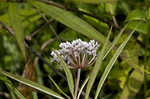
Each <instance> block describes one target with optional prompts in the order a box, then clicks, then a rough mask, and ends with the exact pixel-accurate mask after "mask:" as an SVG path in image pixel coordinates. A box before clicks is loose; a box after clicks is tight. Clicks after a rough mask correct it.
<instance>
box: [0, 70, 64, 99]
mask: <svg viewBox="0 0 150 99" xmlns="http://www.w3.org/2000/svg"><path fill="white" fill-rule="evenodd" d="M0 72H1V73H2V74H3V75H5V76H7V77H9V78H11V79H14V80H16V81H18V82H20V83H22V84H25V85H27V86H30V87H32V88H34V89H37V90H39V91H41V92H43V93H46V94H48V95H51V96H54V97H56V98H59V99H64V98H63V97H62V96H61V95H59V94H58V93H56V92H54V91H52V90H51V89H49V88H47V87H45V86H43V85H40V84H38V83H35V82H32V81H30V80H27V79H24V78H22V77H21V76H17V75H14V74H11V73H8V72H5V71H2V70H0Z"/></svg>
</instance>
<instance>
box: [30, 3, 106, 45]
mask: <svg viewBox="0 0 150 99" xmlns="http://www.w3.org/2000/svg"><path fill="white" fill-rule="evenodd" d="M32 5H33V6H35V7H36V8H37V9H39V10H40V11H42V12H44V13H45V14H46V15H49V16H51V17H52V18H54V19H56V20H57V21H59V22H61V23H62V24H64V25H66V26H68V27H70V28H72V29H73V30H75V31H77V32H79V33H81V34H83V35H85V36H87V37H89V38H91V39H95V40H98V41H100V42H102V43H104V42H105V37H104V36H103V35H102V34H101V33H100V32H98V31H97V30H96V29H95V28H93V27H92V26H91V25H89V24H88V23H87V22H86V21H84V20H82V19H81V18H79V17H77V16H75V15H74V14H72V13H71V12H69V11H65V10H63V9H61V8H58V7H55V6H52V5H47V4H44V3H41V2H37V1H34V2H32Z"/></svg>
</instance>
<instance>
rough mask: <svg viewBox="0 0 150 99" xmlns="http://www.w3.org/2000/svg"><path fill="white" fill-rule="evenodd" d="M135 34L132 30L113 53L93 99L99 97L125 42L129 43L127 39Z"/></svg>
mask: <svg viewBox="0 0 150 99" xmlns="http://www.w3.org/2000/svg"><path fill="white" fill-rule="evenodd" d="M134 32H135V30H133V31H132V32H131V33H130V35H129V36H128V37H127V38H126V40H125V41H124V42H123V43H122V44H121V45H120V46H119V48H118V49H117V51H116V52H115V54H114V55H113V57H112V58H111V60H110V62H109V63H108V65H107V67H106V69H105V71H104V73H103V74H102V77H101V79H100V81H99V84H98V87H97V90H96V94H95V98H94V99H97V98H98V95H99V92H100V90H101V88H102V86H103V84H104V82H105V80H106V78H107V76H108V74H109V72H110V70H111V69H112V67H113V65H114V63H115V62H116V60H117V58H118V56H119V55H120V53H121V52H122V50H123V48H124V47H125V45H126V44H127V42H128V41H129V39H130V38H131V36H132V34H133V33H134Z"/></svg>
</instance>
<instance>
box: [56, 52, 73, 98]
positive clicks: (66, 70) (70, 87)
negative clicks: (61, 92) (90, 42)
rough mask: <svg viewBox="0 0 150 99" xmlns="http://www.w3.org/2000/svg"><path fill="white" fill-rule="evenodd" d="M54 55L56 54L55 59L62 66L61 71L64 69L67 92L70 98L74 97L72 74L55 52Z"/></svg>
mask: <svg viewBox="0 0 150 99" xmlns="http://www.w3.org/2000/svg"><path fill="white" fill-rule="evenodd" d="M55 53H56V54H57V57H58V58H59V60H60V63H61V65H62V66H63V69H64V71H65V74H66V77H67V82H68V86H69V90H70V92H71V94H72V97H74V81H73V77H72V73H71V71H70V69H69V68H68V66H67V64H66V62H65V61H64V60H63V59H62V57H61V56H60V55H59V54H58V53H57V52H55Z"/></svg>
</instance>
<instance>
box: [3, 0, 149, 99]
mask: <svg viewBox="0 0 150 99" xmlns="http://www.w3.org/2000/svg"><path fill="white" fill-rule="evenodd" d="M0 1H1V2H0V73H1V74H0V99H5V98H8V99H16V98H15V97H16V96H17V97H20V98H22V97H23V96H24V97H25V98H26V99H37V98H39V99H55V98H54V97H52V96H49V95H47V94H48V93H47V94H44V93H46V92H44V91H43V92H44V93H41V92H39V91H35V90H34V89H32V88H31V87H28V86H25V85H23V84H22V83H18V82H17V81H15V80H17V79H20V81H23V82H26V81H24V79H21V78H17V77H18V76H17V77H16V76H15V75H20V76H22V78H26V79H29V80H31V81H34V82H38V83H39V84H41V85H44V86H46V87H49V88H50V89H52V90H53V91H54V92H58V93H60V94H62V92H59V91H58V90H57V88H56V87H55V86H54V83H53V82H52V79H51V80H50V79H49V78H53V80H54V81H55V83H57V85H59V87H60V88H61V89H63V92H65V93H67V95H69V96H71V93H70V92H69V87H68V85H67V80H66V77H65V76H64V75H65V72H64V70H63V69H62V67H61V66H59V64H56V63H52V62H51V58H50V57H51V56H50V53H51V51H52V50H53V49H58V48H59V44H60V43H61V42H64V41H72V40H75V39H78V38H81V39H82V40H84V41H89V40H91V39H94V40H96V41H98V42H99V43H100V45H101V47H102V46H103V45H104V43H105V44H106V38H107V35H108V32H109V30H110V28H111V26H112V33H111V36H110V40H109V41H108V42H107V43H108V45H111V44H112V41H113V40H114V39H115V38H116V37H117V35H118V34H119V33H120V31H123V34H122V35H121V37H120V39H119V41H118V42H117V44H116V45H115V47H114V48H113V50H112V51H111V52H110V53H109V55H108V56H107V58H106V59H105V60H103V62H102V64H101V66H100V69H99V73H98V74H97V78H96V80H95V83H94V85H93V87H92V91H91V93H90V97H89V99H90V98H91V99H93V98H92V97H94V95H95V93H96V88H97V85H98V83H99V79H100V78H101V76H102V74H103V72H104V70H105V67H106V66H107V64H108V63H109V61H110V59H111V58H112V57H113V55H114V54H115V52H116V49H117V48H118V47H119V45H120V44H123V42H124V41H125V39H126V38H127V37H129V36H128V35H129V34H131V31H132V30H135V33H134V34H133V36H132V37H131V38H130V40H129V42H128V43H127V45H126V47H125V48H124V50H123V52H122V53H121V54H120V56H119V58H118V60H117V61H116V62H115V64H114V66H113V68H112V70H111V71H110V73H109V75H108V77H107V79H106V81H105V82H104V85H103V87H102V90H101V91H100V94H99V96H98V99H150V85H149V83H150V72H149V71H150V65H149V64H150V45H149V41H150V1H149V0H53V1H52V0H37V1H34V0H33V1H32V0H28V1H26V0H0ZM123 29H124V30H123ZM100 49H101V48H100ZM91 70H93V66H91V67H88V68H85V69H83V70H82V72H81V80H80V81H81V82H80V84H82V83H83V81H84V80H85V78H86V76H87V75H89V74H90V72H91ZM4 71H7V72H9V73H10V74H9V73H7V72H4ZM71 71H72V74H73V77H74V76H75V73H76V71H75V70H71ZM12 74H15V75H12ZM4 75H5V76H4ZM6 76H8V77H10V78H13V77H14V78H13V79H14V80H12V79H10V78H7V77H6ZM28 83H31V82H28ZM33 86H36V88H35V87H33V88H35V89H37V88H38V85H33ZM39 87H40V86H39ZM40 88H41V89H42V88H43V87H40ZM45 90H47V89H45ZM40 91H41V90H40ZM85 91H86V88H85V90H84V91H83V92H82V94H81V97H80V98H81V99H82V98H83V97H84V96H85V94H86V93H85ZM50 93H51V92H50ZM22 95H23V96H22ZM50 95H51V94H50ZM58 96H59V95H58Z"/></svg>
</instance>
